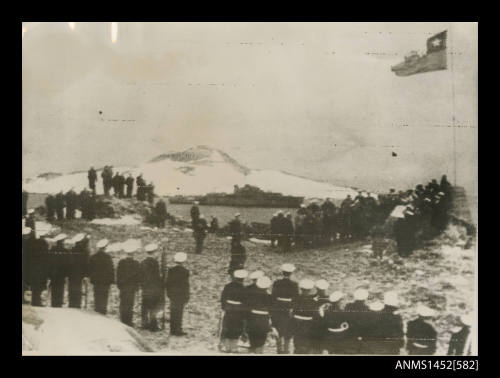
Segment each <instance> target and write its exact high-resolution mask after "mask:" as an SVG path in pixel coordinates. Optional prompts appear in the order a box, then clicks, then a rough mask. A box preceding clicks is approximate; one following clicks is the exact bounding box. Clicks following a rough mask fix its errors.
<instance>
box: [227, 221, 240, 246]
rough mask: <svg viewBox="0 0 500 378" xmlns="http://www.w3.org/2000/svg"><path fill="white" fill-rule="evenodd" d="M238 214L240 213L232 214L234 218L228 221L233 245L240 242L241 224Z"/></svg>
mask: <svg viewBox="0 0 500 378" xmlns="http://www.w3.org/2000/svg"><path fill="white" fill-rule="evenodd" d="M240 215H241V214H240V213H236V214H234V218H233V219H232V220H231V221H230V222H229V234H230V235H231V242H232V243H234V244H235V245H237V244H239V243H240V242H241V236H242V225H241V220H240Z"/></svg>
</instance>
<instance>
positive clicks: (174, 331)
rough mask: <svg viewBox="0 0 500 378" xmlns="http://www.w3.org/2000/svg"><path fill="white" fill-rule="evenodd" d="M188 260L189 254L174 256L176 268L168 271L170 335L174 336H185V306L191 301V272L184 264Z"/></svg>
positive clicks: (180, 253)
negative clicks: (183, 328) (183, 322)
mask: <svg viewBox="0 0 500 378" xmlns="http://www.w3.org/2000/svg"><path fill="white" fill-rule="evenodd" d="M186 260H187V254H185V253H184V252H178V253H176V254H175V256H174V262H175V264H176V265H175V266H174V267H172V268H169V269H168V273H167V283H166V287H167V296H168V299H169V300H170V334H171V335H173V336H185V335H186V333H185V332H184V331H183V330H182V316H183V311H184V306H185V305H186V303H188V301H189V270H187V269H186V268H185V267H184V266H183V263H184V262H185V261H186Z"/></svg>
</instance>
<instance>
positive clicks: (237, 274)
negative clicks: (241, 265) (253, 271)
mask: <svg viewBox="0 0 500 378" xmlns="http://www.w3.org/2000/svg"><path fill="white" fill-rule="evenodd" d="M233 274H234V278H246V277H247V276H248V272H247V271H246V270H245V269H238V270H235V271H234V273H233Z"/></svg>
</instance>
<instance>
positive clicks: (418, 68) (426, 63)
mask: <svg viewBox="0 0 500 378" xmlns="http://www.w3.org/2000/svg"><path fill="white" fill-rule="evenodd" d="M446 34H447V31H446V30H445V31H443V32H441V33H438V34H436V35H434V36H432V37H430V38H429V39H428V40H427V53H426V54H425V55H422V56H420V55H419V54H418V53H417V52H415V51H412V52H410V53H409V54H408V55H407V56H405V60H404V62H401V63H399V64H397V65H395V66H392V67H391V71H393V72H394V73H395V74H396V76H410V75H414V74H418V73H424V72H430V71H438V70H445V69H446V68H447V66H446Z"/></svg>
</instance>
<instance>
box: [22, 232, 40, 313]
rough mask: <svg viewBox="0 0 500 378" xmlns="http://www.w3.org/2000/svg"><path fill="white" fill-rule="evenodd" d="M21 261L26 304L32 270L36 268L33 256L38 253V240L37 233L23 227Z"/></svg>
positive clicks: (23, 299)
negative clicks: (26, 293)
mask: <svg viewBox="0 0 500 378" xmlns="http://www.w3.org/2000/svg"><path fill="white" fill-rule="evenodd" d="M21 246H22V248H21V253H22V254H21V261H22V285H23V290H22V294H23V298H22V301H23V303H25V302H26V301H27V300H26V299H25V292H26V291H27V289H28V286H29V285H30V275H31V274H30V270H31V268H34V266H33V264H32V261H33V255H34V254H35V252H36V238H35V233H34V232H32V230H31V228H30V227H23V236H22V244H21Z"/></svg>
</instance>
